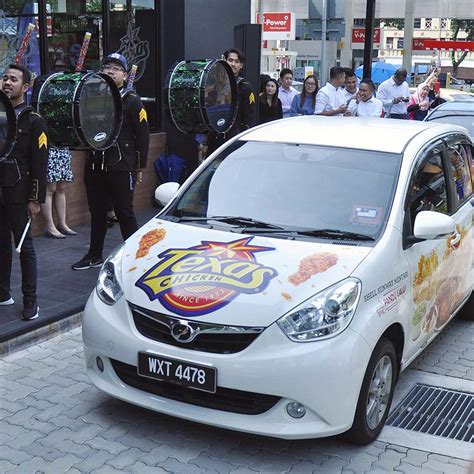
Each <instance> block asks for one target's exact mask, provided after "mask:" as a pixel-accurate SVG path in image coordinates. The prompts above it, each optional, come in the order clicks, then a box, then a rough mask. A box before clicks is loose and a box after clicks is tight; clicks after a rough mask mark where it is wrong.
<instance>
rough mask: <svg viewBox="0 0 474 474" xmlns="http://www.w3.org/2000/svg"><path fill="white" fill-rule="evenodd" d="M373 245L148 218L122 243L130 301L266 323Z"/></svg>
mask: <svg viewBox="0 0 474 474" xmlns="http://www.w3.org/2000/svg"><path fill="white" fill-rule="evenodd" d="M371 249H372V248H371V247H364V246H358V245H350V244H348V245H346V244H344V243H343V242H341V241H338V242H337V243H332V241H329V240H328V242H318V241H309V240H308V241H301V240H297V241H296V240H286V239H280V238H272V237H269V236H268V235H247V234H241V233H235V232H230V231H221V230H215V229H208V228H206V227H203V226H195V225H185V224H178V223H173V222H169V221H163V220H160V219H157V218H155V219H152V220H151V221H150V222H148V223H147V224H146V225H145V226H143V227H142V228H141V229H140V230H139V231H138V232H137V233H135V234H134V235H133V236H132V237H131V238H130V239H129V240H127V242H126V243H125V246H124V251H123V257H122V268H121V275H122V285H123V291H124V294H125V298H126V299H127V301H129V302H130V303H133V304H135V305H137V306H140V307H143V308H147V309H149V310H152V311H156V312H159V313H163V314H167V315H171V316H176V317H179V318H182V319H190V320H198V321H203V322H204V321H205V322H212V323H217V324H226V325H235V326H268V325H270V324H272V323H273V322H274V321H275V320H277V319H278V318H280V317H281V316H282V315H284V314H286V313H287V312H288V311H289V310H291V309H292V308H294V307H295V306H297V305H298V304H300V303H302V302H303V301H305V300H307V299H308V298H310V297H312V296H313V295H315V294H316V293H318V292H319V291H321V290H323V289H325V288H327V287H328V286H330V285H332V284H333V283H336V282H338V281H340V280H343V279H344V278H347V277H348V276H349V275H350V274H351V273H352V272H353V271H354V269H355V268H356V267H357V266H358V265H359V263H360V262H361V261H362V260H363V259H364V258H365V257H366V256H367V255H368V253H369V252H370V251H371Z"/></svg>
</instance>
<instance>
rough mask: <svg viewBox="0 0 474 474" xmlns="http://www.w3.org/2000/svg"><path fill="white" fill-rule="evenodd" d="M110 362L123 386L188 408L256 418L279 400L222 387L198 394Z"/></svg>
mask: <svg viewBox="0 0 474 474" xmlns="http://www.w3.org/2000/svg"><path fill="white" fill-rule="evenodd" d="M110 361H111V363H112V367H113V368H114V370H115V373H116V374H117V376H118V377H119V378H120V380H122V382H124V383H125V384H127V385H130V386H131V387H134V388H137V389H139V390H143V391H145V392H148V393H152V394H154V395H158V396H160V397H163V398H170V399H171V400H176V401H179V402H184V403H189V404H190V405H197V406H200V407H205V408H212V409H214V410H221V411H228V412H232V413H241V414H244V415H259V414H261V413H265V412H266V411H267V410H270V408H272V407H273V406H274V405H275V404H276V403H277V402H278V401H279V400H280V397H275V396H273V395H264V394H261V393H253V392H244V391H242V390H232V389H230V388H223V387H217V390H216V393H207V392H201V391H199V390H194V389H192V388H187V387H181V386H179V385H174V384H170V383H166V382H161V381H160V380H152V379H149V378H146V377H142V376H140V375H138V373H137V368H136V367H135V366H133V365H128V364H124V363H123V362H119V361H118V360H114V359H110Z"/></svg>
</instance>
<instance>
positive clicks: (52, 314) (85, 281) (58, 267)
mask: <svg viewBox="0 0 474 474" xmlns="http://www.w3.org/2000/svg"><path fill="white" fill-rule="evenodd" d="M157 212H158V211H157V210H156V209H152V208H150V209H145V210H142V211H139V212H138V213H137V220H138V225H140V226H141V225H143V224H144V223H145V222H146V221H148V220H149V219H150V218H151V217H152V216H154V215H155V214H156V213H157ZM74 230H76V231H77V235H75V236H68V237H66V238H65V239H51V238H47V237H43V236H38V237H35V238H34V246H35V251H36V257H37V260H38V306H39V308H40V314H39V317H38V319H35V320H33V321H23V320H22V319H21V311H22V308H23V295H22V293H21V271H20V260H19V258H17V257H14V258H13V268H12V278H11V289H12V297H13V299H14V300H15V304H14V305H12V306H2V307H0V343H2V342H5V341H8V340H10V339H13V338H15V337H18V336H20V335H23V334H26V333H29V332H31V331H34V330H36V329H39V328H41V327H44V326H47V325H49V324H51V323H54V322H56V321H59V320H61V319H64V318H66V317H68V316H71V315H73V314H76V313H79V312H81V311H82V310H83V308H84V306H85V303H86V301H87V298H88V297H89V295H90V293H91V291H92V290H93V288H94V286H95V283H96V280H97V275H98V273H99V268H92V269H89V270H83V271H73V270H71V264H72V263H74V262H76V261H78V260H80V259H81V257H82V256H83V255H84V254H86V253H87V248H88V245H89V234H90V226H89V225H83V226H80V227H77V228H75V229H74ZM120 242H122V236H121V235H120V228H119V225H118V224H115V226H114V227H113V228H112V229H109V230H108V232H107V237H106V240H105V247H104V257H105V256H107V255H108V254H109V253H110V251H111V250H112V249H113V248H114V247H116V246H117V245H119V244H120ZM15 255H16V254H15Z"/></svg>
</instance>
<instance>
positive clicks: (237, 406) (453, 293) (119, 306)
mask: <svg viewBox="0 0 474 474" xmlns="http://www.w3.org/2000/svg"><path fill="white" fill-rule="evenodd" d="M471 172H472V143H471V141H470V139H469V137H468V135H467V133H466V131H465V129H463V128H462V127H458V126H455V125H447V124H428V123H423V122H413V121H403V120H381V119H362V118H351V117H319V116H311V117H295V118H289V119H285V120H279V121H275V122H271V123H269V124H265V125H262V126H259V127H256V128H254V129H251V130H249V131H247V132H244V133H242V134H241V135H240V136H238V137H236V138H234V139H232V140H230V141H228V142H227V143H226V144H225V145H224V146H222V147H221V148H220V149H219V150H217V151H216V152H215V153H214V154H213V155H211V156H210V157H209V158H208V159H207V160H206V161H205V162H204V163H203V164H202V165H201V166H200V167H199V168H198V169H197V170H196V171H195V172H194V173H193V175H192V176H191V177H190V178H189V179H188V180H187V181H186V183H185V184H184V185H182V187H181V188H180V189H179V190H178V184H176V183H166V184H164V185H162V186H160V187H159V188H158V189H157V193H156V195H157V196H158V198H159V199H160V200H161V201H162V202H168V204H167V205H166V207H165V208H164V209H163V210H162V211H161V212H160V213H159V214H158V215H157V216H156V217H155V218H153V219H152V220H150V221H149V222H148V223H147V224H145V225H144V226H143V227H142V228H141V229H139V230H138V231H137V232H136V233H135V234H134V235H133V236H132V237H131V238H129V239H128V240H127V241H126V242H125V243H124V244H123V245H122V246H120V247H118V248H117V249H116V250H115V251H113V253H112V254H111V255H110V256H109V257H108V259H107V260H106V262H105V263H104V265H103V267H102V269H101V271H100V275H99V279H98V283H97V287H96V289H95V291H94V292H93V293H92V294H91V296H90V298H89V301H88V303H87V306H86V308H85V312H84V321H83V340H84V352H85V359H86V365H87V373H88V375H89V377H90V379H91V381H92V382H93V383H94V384H95V385H96V386H97V387H98V388H99V389H100V390H102V391H104V392H106V393H108V394H110V395H112V396H114V397H117V398H119V399H122V400H126V401H128V402H131V403H133V404H136V405H139V406H142V407H146V408H149V409H151V410H155V411H158V412H162V413H166V414H168V415H173V416H177V417H181V418H185V419H188V420H193V421H197V422H201V423H206V424H210V425H214V426H219V427H224V428H229V429H234V430H239V431H244V432H249V433H255V434H261V435H267V436H274V437H279V438H287V439H295V438H315V437H323V436H330V435H335V434H337V433H342V432H345V431H348V435H349V438H350V439H351V440H353V441H354V442H356V443H367V442H370V441H371V440H373V439H374V438H375V437H376V436H377V435H378V433H379V432H380V430H381V429H382V427H383V424H384V422H385V419H386V417H387V414H388V411H389V408H390V403H391V400H392V395H393V390H394V386H395V382H396V379H397V377H398V375H399V372H400V371H401V370H403V369H405V368H406V367H407V366H408V365H409V364H410V362H411V361H413V360H414V359H415V357H417V356H418V355H419V354H420V352H421V351H422V350H423V348H424V347H425V346H426V345H427V344H428V343H429V342H431V341H432V340H433V339H434V338H435V337H436V336H437V335H438V334H439V332H440V331H441V330H442V329H443V328H444V327H445V326H446V324H447V323H448V321H449V320H450V319H451V318H452V317H453V316H454V314H455V313H456V312H458V310H460V309H461V307H462V306H463V304H465V303H466V302H467V301H468V299H469V298H470V295H471V293H472V291H473V280H474V277H473V275H474V267H473V264H474V258H473V248H472V240H473V226H472V218H473V207H472V205H471V203H470V199H471V198H472V196H473V183H472V175H471ZM471 303H472V299H471V300H470V302H469V303H466V304H471ZM462 311H464V315H465V316H468V317H470V318H472V306H470V307H469V308H467V307H466V306H465V307H464V308H463V309H462Z"/></svg>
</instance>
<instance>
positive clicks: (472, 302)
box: [458, 293, 474, 321]
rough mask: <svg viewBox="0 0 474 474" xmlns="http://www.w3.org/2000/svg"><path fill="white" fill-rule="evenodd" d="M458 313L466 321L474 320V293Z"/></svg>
mask: <svg viewBox="0 0 474 474" xmlns="http://www.w3.org/2000/svg"><path fill="white" fill-rule="evenodd" d="M458 314H459V317H460V318H461V319H464V320H465V321H474V293H471V296H470V297H469V298H468V299H467V301H466V302H465V303H464V305H463V307H462V308H461V309H460V310H459V313H458Z"/></svg>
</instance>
